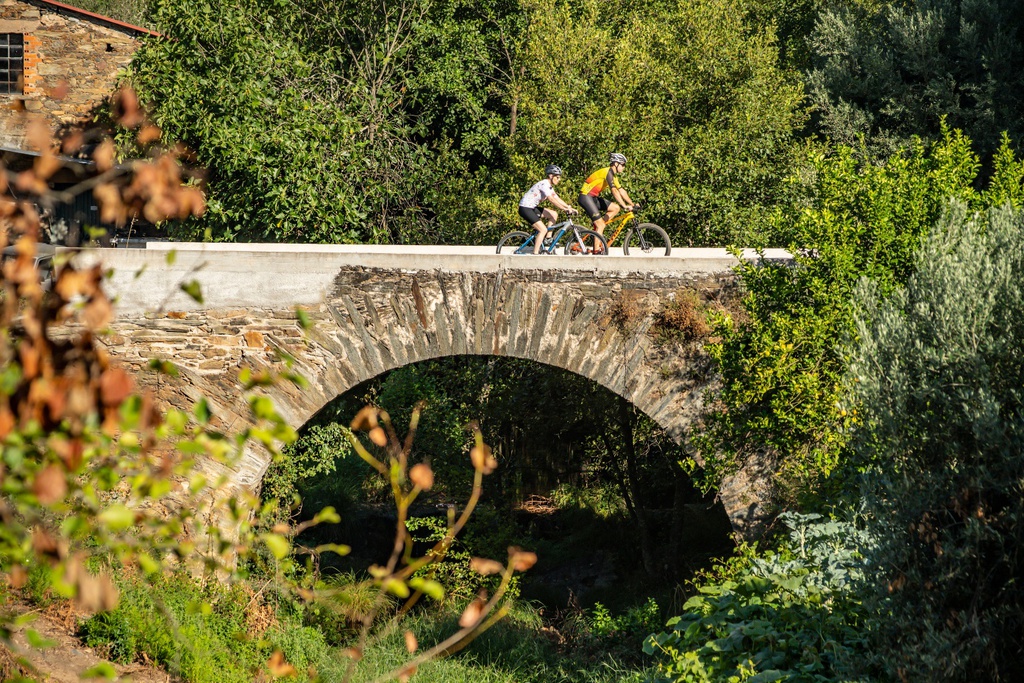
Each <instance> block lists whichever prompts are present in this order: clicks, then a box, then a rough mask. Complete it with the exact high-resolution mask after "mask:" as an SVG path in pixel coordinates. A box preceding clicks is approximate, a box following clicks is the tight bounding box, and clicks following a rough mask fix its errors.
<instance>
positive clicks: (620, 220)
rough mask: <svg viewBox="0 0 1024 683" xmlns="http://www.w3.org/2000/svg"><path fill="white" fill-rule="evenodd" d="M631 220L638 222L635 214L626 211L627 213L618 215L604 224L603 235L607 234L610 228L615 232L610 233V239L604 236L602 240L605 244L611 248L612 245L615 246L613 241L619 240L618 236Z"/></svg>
mask: <svg viewBox="0 0 1024 683" xmlns="http://www.w3.org/2000/svg"><path fill="white" fill-rule="evenodd" d="M631 220H633V221H635V220H638V219H637V217H636V214H635V213H633V212H632V211H628V212H626V213H624V214H620V215H618V216H616V217H615V218H613V219H611V220H610V221H608V222H606V223H605V224H604V231H605V233H607V232H608V229H609V228H611V227H612V226H615V232H613V233H612V236H611V237H607V236H606V237H605V238H604V240H605V242H607V243H608V246H609V247H611V246H612V245H613V244H615V240H617V239H618V238H619V234H620V233H621V232H622V231H623V230H624V229H625V227H626V226H627V225H629V221H631Z"/></svg>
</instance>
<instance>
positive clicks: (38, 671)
mask: <svg viewBox="0 0 1024 683" xmlns="http://www.w3.org/2000/svg"><path fill="white" fill-rule="evenodd" d="M4 609H5V610H11V609H13V611H14V612H15V613H16V614H31V615H32V616H33V617H35V619H34V621H32V623H30V624H27V625H25V626H22V627H20V628H19V629H18V630H17V631H16V632H15V633H14V635H13V637H12V641H13V642H12V646H13V647H11V648H8V647H7V646H6V645H4V644H3V643H2V642H0V680H3V681H6V680H9V679H11V678H18V677H25V678H30V679H33V680H37V681H51V682H53V683H77V681H80V680H83V678H82V673H83V672H85V671H87V670H89V669H91V668H92V667H94V666H96V665H97V664H99V663H101V662H104V661H106V659H104V657H103V653H102V652H100V651H98V650H96V649H95V648H91V647H87V646H86V645H84V644H83V643H82V642H81V641H80V640H78V638H76V637H75V636H74V633H75V626H76V615H75V613H74V611H73V607H72V606H71V605H70V603H64V604H56V605H51V606H50V607H48V608H46V609H44V610H39V609H32V608H30V607H29V606H28V605H17V604H16V605H6V606H5V607H4ZM29 629H34V630H35V631H36V632H37V633H38V634H39V635H40V636H42V637H43V638H44V639H46V640H49V641H53V642H54V643H55V645H53V646H52V647H48V648H45V649H37V648H33V647H31V646H30V645H29V643H28V637H27V636H26V632H27V631H28V630H29ZM113 667H114V671H116V673H117V677H116V678H115V679H114V680H115V681H135V682H137V683H171V682H172V681H176V680H177V679H176V678H174V677H172V676H171V675H170V674H168V673H167V672H166V671H163V670H162V669H160V668H158V667H156V666H148V665H143V664H128V665H121V664H114V665H113ZM92 680H103V679H102V678H99V679H92Z"/></svg>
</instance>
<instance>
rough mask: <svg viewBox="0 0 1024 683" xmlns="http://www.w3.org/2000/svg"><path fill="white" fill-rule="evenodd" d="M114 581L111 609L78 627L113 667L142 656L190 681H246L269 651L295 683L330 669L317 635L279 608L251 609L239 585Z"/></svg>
mask: <svg viewBox="0 0 1024 683" xmlns="http://www.w3.org/2000/svg"><path fill="white" fill-rule="evenodd" d="M118 583H119V585H118V588H119V589H120V592H121V599H120V603H119V604H118V606H117V608H116V609H114V610H113V611H110V612H105V613H100V614H97V615H95V616H93V617H92V618H90V619H88V620H86V621H85V622H84V623H83V624H82V625H81V629H80V635H81V636H82V637H83V639H84V640H85V642H86V644H87V645H90V646H93V647H102V648H105V649H106V651H107V656H108V658H110V659H112V660H114V661H120V662H131V661H134V660H137V659H140V658H141V655H143V654H145V655H146V656H147V657H148V658H149V659H151V660H153V661H156V662H157V663H159V664H161V665H162V666H164V667H165V668H166V669H167V670H168V671H169V672H170V673H171V674H173V675H175V676H180V677H181V678H182V679H184V680H186V681H190V682H191V683H235V682H237V683H243V682H246V683H247V682H249V681H252V680H253V679H254V677H255V675H256V674H257V673H258V672H261V671H262V670H264V669H265V667H266V663H267V661H268V660H269V659H270V657H271V655H272V654H273V653H274V651H275V650H281V651H282V652H283V653H284V655H285V658H286V659H287V661H288V662H290V663H291V664H292V665H293V666H295V667H296V669H298V671H299V673H300V679H299V680H305V679H308V678H309V675H308V672H309V671H310V667H312V668H314V669H316V670H317V671H319V672H321V673H322V674H324V675H325V676H326V675H328V674H329V673H330V672H332V671H336V670H337V668H338V662H337V660H336V658H335V657H333V656H332V654H333V653H332V649H331V648H330V647H329V646H328V644H327V642H326V640H325V638H324V636H323V634H322V633H321V632H320V631H318V630H317V629H315V628H310V627H307V626H303V624H302V623H301V621H300V620H299V619H297V618H296V616H295V615H288V614H287V613H286V610H273V609H272V610H270V612H269V613H268V612H267V610H265V609H255V608H256V607H257V606H259V605H260V603H259V601H256V600H254V599H253V594H252V593H251V592H250V591H246V590H245V589H244V587H240V586H236V587H227V588H226V587H223V586H221V585H220V584H218V583H212V584H209V585H207V586H202V585H200V584H199V583H197V582H195V581H194V580H193V579H192V578H190V577H188V576H185V575H175V576H170V577H167V578H162V579H158V580H157V581H156V582H155V584H154V585H149V584H147V583H145V582H144V581H143V580H141V578H139V577H137V576H127V577H124V576H122V577H121V578H120V579H119V582H118Z"/></svg>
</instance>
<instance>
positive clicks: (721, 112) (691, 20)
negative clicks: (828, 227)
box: [506, 0, 804, 245]
mask: <svg viewBox="0 0 1024 683" xmlns="http://www.w3.org/2000/svg"><path fill="white" fill-rule="evenodd" d="M529 7H530V10H531V11H532V16H531V23H530V32H529V36H528V38H527V40H526V41H525V45H524V46H523V50H524V60H525V63H526V64H527V74H529V75H530V76H531V77H530V78H529V80H527V81H526V83H525V84H524V85H523V92H522V99H521V101H520V105H519V108H520V123H519V125H518V126H517V128H516V134H515V136H514V137H512V139H511V140H510V147H511V149H510V161H509V167H510V173H511V176H512V178H513V179H515V181H516V182H514V183H512V184H511V188H518V187H519V186H521V185H524V184H525V183H526V181H527V179H528V178H530V177H532V176H533V175H536V173H537V172H538V169H539V168H541V167H542V166H543V164H544V163H549V162H552V163H558V164H560V165H561V166H562V167H563V169H565V170H566V173H567V177H566V180H565V181H564V182H565V183H566V184H568V183H572V185H571V186H570V188H571V189H570V190H567V191H566V192H564V193H563V194H566V195H569V196H572V191H574V190H576V189H577V188H578V187H579V186H580V185H581V184H582V180H583V178H585V176H586V174H587V173H589V172H590V171H592V170H594V169H596V168H598V167H600V166H601V165H606V164H607V156H608V153H609V152H612V151H619V152H623V153H625V154H626V155H627V156H629V157H630V160H631V161H630V166H629V169H628V171H627V174H626V178H625V182H626V184H627V185H628V186H629V187H630V188H631V189H632V190H633V192H632V194H633V195H635V196H639V197H644V198H646V199H648V200H651V201H653V202H654V203H655V204H656V205H657V207H656V213H655V214H651V215H652V217H656V218H657V222H658V223H660V224H661V225H663V226H665V227H666V228H667V229H668V230H669V233H670V234H671V236H672V238H673V239H674V240H675V241H677V242H678V243H681V244H684V245H686V244H689V245H725V244H729V243H736V242H743V243H752V242H756V241H758V235H757V234H756V226H757V225H758V224H759V220H758V218H759V216H760V215H761V214H763V213H764V212H765V211H766V207H769V206H772V205H774V204H775V203H776V202H778V201H779V200H780V199H781V197H783V196H784V194H785V193H784V190H785V186H784V184H783V182H782V181H783V179H784V178H785V177H786V176H787V175H788V174H789V173H790V172H791V170H792V168H793V164H794V161H795V158H794V152H795V147H794V143H793V132H794V130H798V129H799V128H800V127H801V126H802V125H803V122H804V113H803V110H802V108H801V102H802V99H803V92H802V89H801V85H800V83H799V81H798V79H797V78H796V77H795V75H794V74H789V73H787V72H785V71H784V70H782V69H781V68H780V67H779V64H778V48H777V45H776V43H775V37H774V33H773V32H772V31H771V30H770V29H753V28H751V27H750V25H749V24H748V23H746V22H745V19H746V18H747V14H748V10H749V4H748V3H746V2H743V1H742V0H728V1H726V2H721V3H706V2H696V1H693V0H684V1H683V2H679V3H660V2H635V3H627V4H626V5H625V6H621V7H617V8H616V10H615V11H614V12H610V11H609V9H608V7H607V5H606V4H602V3H600V2H596V1H591V0H584V1H582V2H580V3H579V4H578V5H577V4H568V3H560V2H555V1H554V0H536V2H535V4H533V5H530V6H529ZM514 191H515V190H514V189H510V190H508V195H507V196H508V199H507V200H506V201H508V202H511V200H512V199H513V197H512V195H513V194H514ZM512 205H514V203H511V204H510V206H512Z"/></svg>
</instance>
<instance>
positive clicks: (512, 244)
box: [497, 230, 537, 255]
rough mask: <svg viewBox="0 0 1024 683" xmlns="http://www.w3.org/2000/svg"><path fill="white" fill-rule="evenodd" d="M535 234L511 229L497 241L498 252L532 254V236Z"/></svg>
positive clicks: (535, 234)
mask: <svg viewBox="0 0 1024 683" xmlns="http://www.w3.org/2000/svg"><path fill="white" fill-rule="evenodd" d="M536 236H537V233H533V234H532V235H528V234H526V233H525V232H522V231H521V230H513V231H512V232H509V233H506V234H505V236H504V237H502V238H501V240H499V241H498V250H497V253H499V254H505V255H508V254H532V253H533V238H534V237H536Z"/></svg>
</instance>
